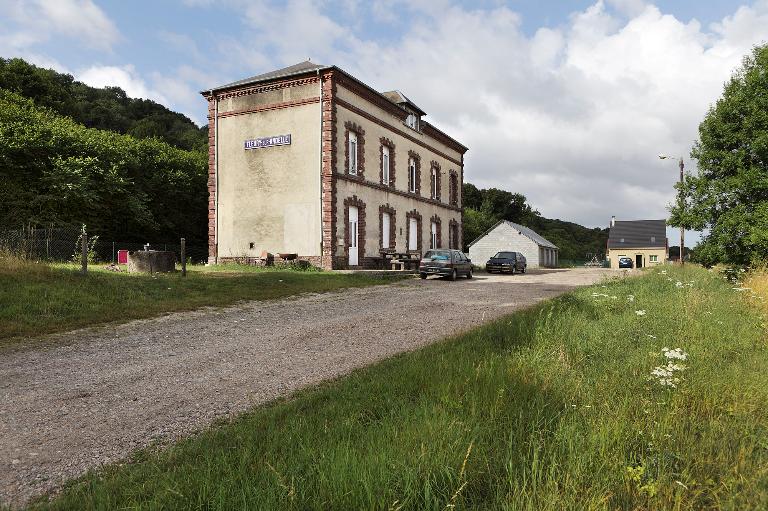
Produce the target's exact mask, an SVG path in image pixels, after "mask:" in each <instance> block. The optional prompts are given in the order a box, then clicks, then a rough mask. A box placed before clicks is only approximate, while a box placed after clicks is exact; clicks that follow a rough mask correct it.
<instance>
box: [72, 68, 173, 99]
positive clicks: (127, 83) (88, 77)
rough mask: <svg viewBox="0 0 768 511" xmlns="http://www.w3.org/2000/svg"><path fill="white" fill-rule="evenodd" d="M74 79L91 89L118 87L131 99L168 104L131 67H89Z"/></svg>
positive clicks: (164, 97)
mask: <svg viewBox="0 0 768 511" xmlns="http://www.w3.org/2000/svg"><path fill="white" fill-rule="evenodd" d="M76 78H77V79H78V80H80V81H81V82H83V83H85V84H88V85H90V86H91V87H109V86H113V87H120V88H121V89H123V90H124V91H125V93H126V94H127V95H128V96H130V97H132V98H145V99H152V100H154V101H157V102H158V103H162V104H165V105H168V104H170V102H169V101H168V97H167V96H166V95H165V94H163V93H161V92H158V91H157V90H154V89H152V88H150V87H149V86H147V84H146V83H145V82H144V80H143V79H142V78H141V77H140V76H139V75H138V73H136V70H135V69H134V67H133V66H132V65H126V66H119V67H118V66H91V67H89V68H87V69H85V70H83V71H81V72H79V73H77V76H76Z"/></svg>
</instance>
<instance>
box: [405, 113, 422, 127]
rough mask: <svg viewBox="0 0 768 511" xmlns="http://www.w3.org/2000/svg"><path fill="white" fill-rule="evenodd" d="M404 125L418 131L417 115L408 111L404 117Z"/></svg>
mask: <svg viewBox="0 0 768 511" xmlns="http://www.w3.org/2000/svg"><path fill="white" fill-rule="evenodd" d="M405 125H406V126H408V127H409V128H411V129H412V130H416V131H419V116H418V115H416V114H414V113H409V114H408V117H407V118H406V119H405Z"/></svg>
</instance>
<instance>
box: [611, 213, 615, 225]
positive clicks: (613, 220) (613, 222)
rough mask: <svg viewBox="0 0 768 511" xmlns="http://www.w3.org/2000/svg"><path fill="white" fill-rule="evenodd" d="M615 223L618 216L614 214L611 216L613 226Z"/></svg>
mask: <svg viewBox="0 0 768 511" xmlns="http://www.w3.org/2000/svg"><path fill="white" fill-rule="evenodd" d="M614 225H616V217H615V216H612V217H611V227H613V226H614Z"/></svg>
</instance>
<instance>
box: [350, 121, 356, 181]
mask: <svg viewBox="0 0 768 511" xmlns="http://www.w3.org/2000/svg"><path fill="white" fill-rule="evenodd" d="M349 173H350V174H351V175H353V176H356V175H357V133H355V132H354V131H350V132H349Z"/></svg>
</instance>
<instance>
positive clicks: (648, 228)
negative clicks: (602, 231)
mask: <svg viewBox="0 0 768 511" xmlns="http://www.w3.org/2000/svg"><path fill="white" fill-rule="evenodd" d="M666 246H667V222H666V220H616V223H615V224H614V225H613V227H611V228H610V230H609V232H608V248H665V247H666Z"/></svg>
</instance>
